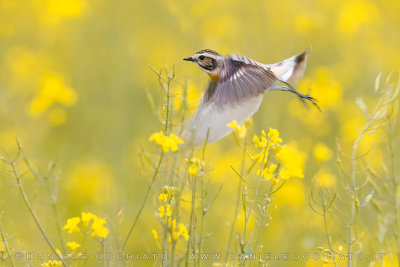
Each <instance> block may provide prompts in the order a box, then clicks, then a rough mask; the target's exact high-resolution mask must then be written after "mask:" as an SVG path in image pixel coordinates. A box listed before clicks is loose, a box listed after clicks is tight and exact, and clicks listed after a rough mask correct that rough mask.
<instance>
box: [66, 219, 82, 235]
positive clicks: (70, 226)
mask: <svg viewBox="0 0 400 267" xmlns="http://www.w3.org/2000/svg"><path fill="white" fill-rule="evenodd" d="M80 221H81V218H79V217H73V218H69V219H68V220H67V223H66V224H65V225H64V227H63V229H64V230H67V231H68V233H79V231H80V230H79V227H78V223H79V222H80Z"/></svg>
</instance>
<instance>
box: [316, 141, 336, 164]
mask: <svg viewBox="0 0 400 267" xmlns="http://www.w3.org/2000/svg"><path fill="white" fill-rule="evenodd" d="M313 152H314V158H315V159H316V160H317V161H318V162H325V161H328V160H330V159H331V158H332V151H331V150H330V149H329V147H328V146H327V145H325V144H324V143H321V142H320V143H317V144H316V145H315V146H314V151H313Z"/></svg>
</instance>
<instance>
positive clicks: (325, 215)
mask: <svg viewBox="0 0 400 267" xmlns="http://www.w3.org/2000/svg"><path fill="white" fill-rule="evenodd" d="M321 197H322V217H323V218H324V228H325V234H326V238H327V239H328V246H329V252H330V254H331V256H332V259H333V263H334V264H335V267H337V266H338V265H337V261H336V255H335V250H334V249H333V245H332V237H331V234H330V233H329V229H328V220H327V211H328V209H329V206H330V205H329V204H328V207H327V205H326V202H325V198H324V191H321Z"/></svg>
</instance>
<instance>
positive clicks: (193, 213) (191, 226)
mask: <svg viewBox="0 0 400 267" xmlns="http://www.w3.org/2000/svg"><path fill="white" fill-rule="evenodd" d="M195 201H196V179H195V177H193V176H192V208H191V213H190V221H189V240H188V243H187V247H186V259H185V266H188V264H189V261H188V258H189V248H190V244H192V249H191V251H192V252H193V253H195V249H196V243H195V241H194V238H193V235H194V233H195V224H196V223H195V219H196V218H195V217H196V211H195ZM193 265H194V266H196V259H195V258H193Z"/></svg>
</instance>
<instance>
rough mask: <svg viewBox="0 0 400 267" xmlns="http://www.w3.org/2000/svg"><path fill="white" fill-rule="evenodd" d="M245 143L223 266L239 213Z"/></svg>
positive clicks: (226, 262)
mask: <svg viewBox="0 0 400 267" xmlns="http://www.w3.org/2000/svg"><path fill="white" fill-rule="evenodd" d="M246 145H247V143H246V142H244V143H243V155H242V164H241V170H240V172H241V174H240V179H239V184H238V187H237V188H238V189H237V193H236V206H235V212H234V215H233V220H232V225H231V230H230V232H229V239H228V245H227V246H226V251H225V266H226V265H227V264H228V255H229V250H230V249H231V243H232V239H233V233H234V231H235V227H236V220H237V216H238V214H239V207H240V196H241V194H242V182H243V181H242V177H243V172H244V166H245V158H246V152H247V150H246Z"/></svg>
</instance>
